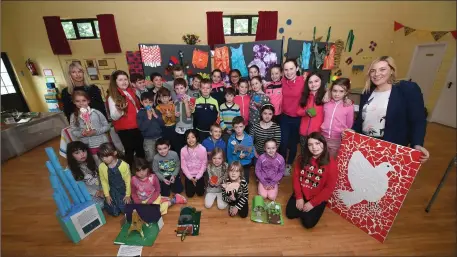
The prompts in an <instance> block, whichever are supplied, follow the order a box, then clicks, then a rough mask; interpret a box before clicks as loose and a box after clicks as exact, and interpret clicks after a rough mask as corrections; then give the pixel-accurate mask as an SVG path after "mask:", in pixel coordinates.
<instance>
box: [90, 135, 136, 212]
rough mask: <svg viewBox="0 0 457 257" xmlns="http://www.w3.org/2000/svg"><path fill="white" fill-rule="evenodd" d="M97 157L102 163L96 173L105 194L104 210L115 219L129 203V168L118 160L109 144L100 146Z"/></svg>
mask: <svg viewBox="0 0 457 257" xmlns="http://www.w3.org/2000/svg"><path fill="white" fill-rule="evenodd" d="M98 156H99V158H100V159H101V160H102V161H103V162H102V163H101V164H100V166H99V167H98V172H99V174H100V181H101V183H102V188H103V193H104V194H105V210H106V211H107V212H108V214H110V215H112V216H115V217H116V216H119V214H121V213H124V208H125V204H128V203H130V202H131V199H130V167H129V165H128V164H127V163H126V162H124V161H122V160H121V159H118V158H119V155H118V152H117V150H116V148H115V147H114V146H113V145H112V144H110V143H104V144H102V145H101V146H100V150H99V152H98Z"/></svg>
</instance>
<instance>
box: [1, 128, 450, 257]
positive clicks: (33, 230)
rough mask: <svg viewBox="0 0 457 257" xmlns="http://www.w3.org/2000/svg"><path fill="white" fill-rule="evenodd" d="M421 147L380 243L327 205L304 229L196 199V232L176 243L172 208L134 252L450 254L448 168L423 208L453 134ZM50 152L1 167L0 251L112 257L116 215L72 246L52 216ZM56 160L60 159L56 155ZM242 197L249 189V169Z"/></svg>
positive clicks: (283, 194) (433, 132)
mask: <svg viewBox="0 0 457 257" xmlns="http://www.w3.org/2000/svg"><path fill="white" fill-rule="evenodd" d="M425 142H426V147H427V149H428V150H429V151H430V155H431V158H430V160H429V161H428V162H427V163H426V164H425V165H423V166H422V168H421V170H420V171H419V174H418V176H417V177H416V180H415V181H414V184H413V186H412V188H411V190H410V191H409V193H408V195H407V197H406V200H405V202H404V205H403V207H402V208H401V211H400V213H399V215H398V216H397V219H396V220H395V223H394V225H393V227H392V230H391V231H390V234H389V236H388V237H387V240H386V241H385V242H384V244H381V243H380V242H378V241H376V240H375V239H373V238H372V237H370V236H368V235H367V234H365V233H364V232H363V231H361V230H360V229H358V228H357V227H355V226H353V225H352V224H350V223H349V222H347V221H346V220H344V219H343V218H341V217H340V216H338V215H337V214H335V213H334V212H333V211H331V210H330V209H328V208H327V209H326V210H325V212H324V215H323V217H322V219H321V221H320V222H319V223H318V225H317V226H316V227H315V228H313V229H311V230H305V229H304V228H303V227H302V225H301V224H300V222H299V220H288V219H286V220H285V221H284V226H276V225H267V224H258V223H254V222H252V221H250V220H249V219H241V218H230V217H229V216H228V214H227V211H226V210H224V211H220V210H218V209H217V208H216V207H215V206H213V208H212V209H210V210H207V209H205V208H204V204H203V197H194V198H191V199H189V203H188V205H190V206H193V207H196V208H197V209H199V210H202V211H203V212H202V218H201V230H200V235H199V236H196V237H187V238H186V239H185V241H184V242H181V241H180V238H179V237H176V233H175V232H174V231H175V229H176V224H177V220H178V215H179V209H180V206H173V207H172V208H171V209H170V210H169V212H168V214H167V215H165V216H164V222H165V226H164V227H163V229H162V231H161V232H160V233H159V235H158V238H157V240H156V242H155V243H154V245H153V246H152V247H144V248H143V253H142V256H164V255H165V256H177V255H199V256H201V255H207V256H216V255H257V256H259V255H265V256H280V255H314V256H316V255H332V256H336V255H345V256H348V255H363V256H366V255H376V256H380V255H396V256H398V255H414V256H418V255H422V256H456V254H457V252H456V172H455V168H454V170H453V171H451V172H450V175H449V177H448V178H447V180H446V182H445V185H444V187H443V188H442V190H441V192H440V193H439V195H438V198H437V200H436V202H435V204H434V205H433V206H432V209H431V211H430V213H426V212H425V211H424V210H425V207H426V205H427V203H428V201H429V200H430V198H431V196H432V194H433V192H434V190H435V188H436V186H437V185H438V183H439V181H440V179H441V177H442V176H443V174H444V171H445V170H446V167H447V165H448V163H449V161H450V160H451V158H452V157H453V156H454V155H455V145H456V131H455V129H451V128H448V127H444V126H441V125H437V124H435V123H430V124H428V127H427V135H426V139H425ZM49 146H51V147H53V148H54V149H55V150H57V149H58V146H59V139H54V140H52V141H50V142H48V143H46V144H44V145H41V146H39V147H37V148H35V149H33V150H32V151H30V152H28V153H26V154H24V155H22V156H20V157H18V158H15V159H11V160H9V161H7V162H6V163H4V164H2V189H1V190H2V191H1V193H2V238H1V243H2V251H1V254H2V256H39V255H40V256H63V255H75V256H84V255H87V256H115V255H116V254H117V251H118V249H119V246H118V245H114V244H113V240H114V239H115V238H116V236H117V234H118V233H119V230H120V219H121V218H120V217H116V218H114V217H111V216H109V215H106V219H107V224H106V225H104V226H103V227H101V228H100V229H98V230H96V231H94V232H93V234H91V235H90V236H88V237H87V238H86V239H84V240H83V241H81V242H80V243H79V244H77V245H75V244H73V243H72V242H71V241H70V240H69V239H68V238H67V237H66V236H65V234H64V232H63V231H62V229H61V227H60V226H59V224H58V222H57V219H56V218H55V211H56V206H55V203H54V201H53V199H52V189H51V186H50V183H49V178H48V176H49V172H48V171H47V169H46V167H45V161H46V160H47V157H46V153H45V151H44V148H45V147H49ZM60 161H61V164H62V165H64V164H65V163H66V162H65V160H64V159H61V160H60ZM251 175H252V176H251V184H250V186H249V192H250V194H249V196H250V199H252V197H253V196H254V195H255V193H256V192H257V187H256V185H255V183H253V182H254V181H255V180H254V175H253V173H251ZM291 193H292V181H291V177H286V178H284V179H283V181H282V182H281V185H280V189H279V199H278V201H279V202H280V203H281V204H282V206H284V207H285V205H286V203H287V200H288V198H289V197H290V194H291Z"/></svg>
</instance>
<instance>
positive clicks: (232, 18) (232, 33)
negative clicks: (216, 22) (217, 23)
mask: <svg viewBox="0 0 457 257" xmlns="http://www.w3.org/2000/svg"><path fill="white" fill-rule="evenodd" d="M255 17H257V19H258V18H259V15H223V16H222V19H224V18H230V34H224V36H229V37H233V36H235V37H237V36H255V35H256V33H252V18H255ZM238 19H240V20H243V19H247V20H248V33H235V20H238Z"/></svg>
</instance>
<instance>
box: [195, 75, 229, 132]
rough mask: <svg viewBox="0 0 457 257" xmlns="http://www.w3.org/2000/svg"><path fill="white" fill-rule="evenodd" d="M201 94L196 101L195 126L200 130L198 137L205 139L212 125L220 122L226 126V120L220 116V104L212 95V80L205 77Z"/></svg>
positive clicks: (223, 126)
mask: <svg viewBox="0 0 457 257" xmlns="http://www.w3.org/2000/svg"><path fill="white" fill-rule="evenodd" d="M200 91H201V96H200V97H199V98H197V100H196V101H195V109H194V128H195V129H196V130H197V131H198V138H200V139H201V140H204V139H205V138H207V137H208V136H209V131H210V128H211V125H213V124H218V123H219V125H220V126H221V128H222V129H224V128H225V124H224V121H223V120H221V119H220V116H219V104H218V103H217V100H216V99H214V98H212V97H211V81H209V80H207V79H203V80H202V82H201V87H200Z"/></svg>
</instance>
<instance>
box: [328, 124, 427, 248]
mask: <svg viewBox="0 0 457 257" xmlns="http://www.w3.org/2000/svg"><path fill="white" fill-rule="evenodd" d="M420 156H421V153H420V151H418V150H414V149H411V148H409V147H405V146H400V145H396V144H392V143H389V142H386V141H383V140H380V139H376V138H372V137H368V136H365V135H361V134H358V133H355V132H354V131H345V132H343V139H342V143H341V148H340V150H339V152H338V159H337V160H338V181H337V186H336V189H335V191H334V192H333V195H332V196H331V197H330V199H329V201H328V206H329V207H330V209H332V210H333V211H334V212H336V213H337V214H339V215H340V216H341V217H343V218H345V219H346V220H347V221H349V222H350V223H352V224H354V225H355V226H356V227H358V228H360V229H361V230H363V231H364V232H365V233H367V234H368V235H370V236H371V237H373V238H375V239H376V240H378V241H380V242H384V241H385V240H386V238H387V235H388V233H389V231H390V229H391V228H392V225H393V223H394V220H395V218H396V216H397V215H398V213H399V211H400V208H401V206H402V204H403V202H404V200H405V198H406V194H407V193H408V191H409V189H410V188H411V186H412V184H413V181H414V179H415V177H416V175H417V173H418V171H419V168H420V165H421V164H420V161H419V159H420Z"/></svg>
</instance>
